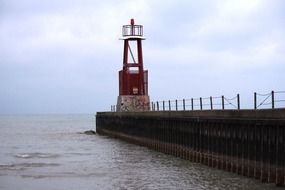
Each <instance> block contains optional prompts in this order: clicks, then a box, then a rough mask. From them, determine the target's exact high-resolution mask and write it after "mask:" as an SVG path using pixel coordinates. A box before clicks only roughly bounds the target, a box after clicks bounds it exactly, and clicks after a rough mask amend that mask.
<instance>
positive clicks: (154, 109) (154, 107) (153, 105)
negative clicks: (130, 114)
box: [153, 102, 156, 111]
mask: <svg viewBox="0 0 285 190" xmlns="http://www.w3.org/2000/svg"><path fill="white" fill-rule="evenodd" d="M153 111H156V110H155V102H154V103H153Z"/></svg>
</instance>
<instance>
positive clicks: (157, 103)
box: [156, 102, 159, 111]
mask: <svg viewBox="0 0 285 190" xmlns="http://www.w3.org/2000/svg"><path fill="white" fill-rule="evenodd" d="M156 105H157V106H156V107H157V111H159V102H156Z"/></svg>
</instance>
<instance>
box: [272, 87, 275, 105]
mask: <svg viewBox="0 0 285 190" xmlns="http://www.w3.org/2000/svg"><path fill="white" fill-rule="evenodd" d="M274 101H275V100H274V91H273V90H272V91H271V102H272V109H274Z"/></svg>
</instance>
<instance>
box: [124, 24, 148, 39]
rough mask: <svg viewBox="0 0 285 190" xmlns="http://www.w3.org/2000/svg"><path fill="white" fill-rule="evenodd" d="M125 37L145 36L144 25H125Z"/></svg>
mask: <svg viewBox="0 0 285 190" xmlns="http://www.w3.org/2000/svg"><path fill="white" fill-rule="evenodd" d="M122 34H123V37H128V36H143V26H142V25H124V26H123V30H122Z"/></svg>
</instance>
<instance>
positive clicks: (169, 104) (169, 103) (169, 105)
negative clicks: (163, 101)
mask: <svg viewBox="0 0 285 190" xmlns="http://www.w3.org/2000/svg"><path fill="white" fill-rule="evenodd" d="M168 108H169V111H171V102H170V100H168Z"/></svg>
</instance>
